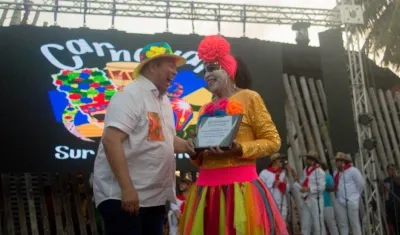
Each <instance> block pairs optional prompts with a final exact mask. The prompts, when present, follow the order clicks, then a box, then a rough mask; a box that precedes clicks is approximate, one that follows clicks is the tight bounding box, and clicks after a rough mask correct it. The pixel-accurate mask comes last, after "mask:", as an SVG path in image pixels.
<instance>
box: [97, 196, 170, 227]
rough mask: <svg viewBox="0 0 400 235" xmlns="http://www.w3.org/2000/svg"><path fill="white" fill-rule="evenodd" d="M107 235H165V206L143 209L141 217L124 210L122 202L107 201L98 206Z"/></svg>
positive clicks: (140, 211) (140, 213) (141, 209)
mask: <svg viewBox="0 0 400 235" xmlns="http://www.w3.org/2000/svg"><path fill="white" fill-rule="evenodd" d="M98 209H99V212H100V214H101V216H102V217H103V221H104V230H105V235H163V234H164V218H165V206H154V207H141V208H140V210H139V215H130V214H129V213H127V212H125V211H124V210H122V207H121V201H120V200H106V201H104V202H102V203H100V205H99V206H98Z"/></svg>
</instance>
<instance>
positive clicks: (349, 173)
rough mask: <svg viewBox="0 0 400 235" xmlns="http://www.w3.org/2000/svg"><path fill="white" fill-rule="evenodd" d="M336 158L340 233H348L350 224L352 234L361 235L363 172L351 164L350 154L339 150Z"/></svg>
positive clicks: (335, 178)
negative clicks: (360, 209) (360, 210)
mask: <svg viewBox="0 0 400 235" xmlns="http://www.w3.org/2000/svg"><path fill="white" fill-rule="evenodd" d="M335 160H336V168H337V170H336V171H335V172H334V173H333V176H334V178H333V180H334V182H335V188H336V189H337V192H336V203H335V209H336V216H337V219H338V224H339V231H340V234H341V235H348V234H349V224H350V227H351V230H352V232H353V233H352V234H354V235H358V234H360V235H361V234H362V233H361V224H360V216H359V213H360V212H359V208H360V200H361V195H362V192H363V191H364V186H365V181H364V179H363V177H362V175H361V172H360V171H359V170H358V169H357V168H355V167H353V166H352V165H351V163H352V159H351V158H350V157H349V156H348V155H346V154H344V153H341V152H338V153H337V154H336V157H335Z"/></svg>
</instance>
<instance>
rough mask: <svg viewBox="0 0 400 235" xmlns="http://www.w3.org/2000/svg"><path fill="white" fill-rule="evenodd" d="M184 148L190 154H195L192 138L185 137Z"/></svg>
mask: <svg viewBox="0 0 400 235" xmlns="http://www.w3.org/2000/svg"><path fill="white" fill-rule="evenodd" d="M186 148H187V153H188V154H189V155H190V156H194V155H196V151H195V150H194V148H195V146H194V143H193V140H192V139H187V140H186Z"/></svg>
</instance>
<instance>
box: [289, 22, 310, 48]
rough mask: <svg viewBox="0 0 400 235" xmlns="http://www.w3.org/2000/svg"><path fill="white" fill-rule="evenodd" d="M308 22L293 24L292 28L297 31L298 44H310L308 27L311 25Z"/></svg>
mask: <svg viewBox="0 0 400 235" xmlns="http://www.w3.org/2000/svg"><path fill="white" fill-rule="evenodd" d="M310 25H311V24H310V23H308V22H296V23H294V24H293V25H292V30H294V31H297V33H296V42H297V44H298V45H302V46H308V44H309V43H310V39H309V38H308V28H309V27H310Z"/></svg>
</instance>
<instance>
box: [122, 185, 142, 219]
mask: <svg viewBox="0 0 400 235" xmlns="http://www.w3.org/2000/svg"><path fill="white" fill-rule="evenodd" d="M121 206H122V209H123V210H124V211H126V212H128V213H129V214H134V213H135V214H136V215H138V214H139V208H140V207H139V196H138V194H137V192H136V189H135V188H130V189H125V190H124V189H122V190H121Z"/></svg>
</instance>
